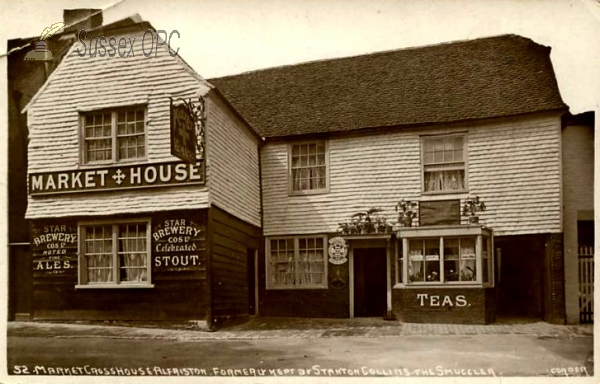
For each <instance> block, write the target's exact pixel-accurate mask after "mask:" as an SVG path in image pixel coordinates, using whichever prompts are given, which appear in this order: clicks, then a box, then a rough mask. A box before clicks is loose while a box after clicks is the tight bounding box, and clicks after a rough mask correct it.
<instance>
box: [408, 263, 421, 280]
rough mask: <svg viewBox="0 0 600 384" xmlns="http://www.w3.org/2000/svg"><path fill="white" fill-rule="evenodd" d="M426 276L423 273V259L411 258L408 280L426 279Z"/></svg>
mask: <svg viewBox="0 0 600 384" xmlns="http://www.w3.org/2000/svg"><path fill="white" fill-rule="evenodd" d="M424 278H425V276H424V274H423V261H418V260H413V259H411V260H410V263H409V264H408V281H410V282H411V283H412V282H420V281H425V279H424Z"/></svg>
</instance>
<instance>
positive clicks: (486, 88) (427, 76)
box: [208, 35, 567, 137]
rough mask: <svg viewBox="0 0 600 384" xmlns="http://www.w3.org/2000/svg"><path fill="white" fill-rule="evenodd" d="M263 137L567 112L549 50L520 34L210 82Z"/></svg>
mask: <svg viewBox="0 0 600 384" xmlns="http://www.w3.org/2000/svg"><path fill="white" fill-rule="evenodd" d="M208 81H209V82H210V83H211V84H213V85H215V86H216V87H217V89H219V90H220V91H221V92H222V93H223V94H224V95H225V97H227V99H228V100H229V101H230V102H231V104H232V105H233V107H234V108H235V109H236V110H237V111H238V112H239V113H240V114H241V115H242V116H244V117H245V119H246V120H247V121H248V122H249V123H250V124H251V125H252V126H253V127H254V129H256V130H257V131H258V133H259V134H260V135H261V136H263V137H279V136H288V135H300V134H310V133H322V132H339V131H351V130H356V129H362V128H372V127H386V126H403V125H415V124H433V123H446V122H454V121H463V120H470V119H482V118H490V117H500V116H511V115H518V114H523V113H529V112H537V111H547V110H555V109H561V108H567V107H566V105H565V104H564V103H563V101H562V99H561V97H560V93H559V91H558V86H557V83H556V79H555V76H554V71H553V69H552V64H551V62H550V48H549V47H545V46H542V45H539V44H537V43H535V42H533V41H532V40H530V39H527V38H524V37H521V36H516V35H502V36H496V37H489V38H481V39H476V40H468V41H460V42H453V43H445V44H439V45H432V46H425V47H416V48H408V49H401V50H394V51H387V52H380V53H373V54H368V55H363V56H354V57H347V58H341V59H332V60H322V61H315V62H309V63H304V64H297V65H290V66H283V67H277V68H271V69H265V70H259V71H254V72H248V73H243V74H240V75H234V76H227V77H221V78H215V79H210V80H208Z"/></svg>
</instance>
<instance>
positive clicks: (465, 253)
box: [460, 237, 475, 259]
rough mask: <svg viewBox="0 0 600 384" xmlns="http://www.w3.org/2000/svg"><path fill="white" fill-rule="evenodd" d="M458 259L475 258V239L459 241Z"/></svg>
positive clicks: (469, 238)
mask: <svg viewBox="0 0 600 384" xmlns="http://www.w3.org/2000/svg"><path fill="white" fill-rule="evenodd" d="M460 258H461V259H466V258H468V259H474V258H475V238H474V237H468V238H461V239H460Z"/></svg>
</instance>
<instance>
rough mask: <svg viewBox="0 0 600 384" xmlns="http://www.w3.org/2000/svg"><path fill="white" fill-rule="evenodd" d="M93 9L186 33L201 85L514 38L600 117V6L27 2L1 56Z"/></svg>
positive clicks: (569, 97)
mask: <svg viewBox="0 0 600 384" xmlns="http://www.w3.org/2000/svg"><path fill="white" fill-rule="evenodd" d="M0 1H7V0H0ZM86 7H89V8H102V9H104V12H103V15H104V24H108V23H111V22H114V21H117V20H119V19H122V18H124V17H127V16H130V15H133V14H136V13H137V14H139V15H140V16H141V17H142V18H143V19H144V20H146V21H149V22H150V23H151V24H152V25H153V26H154V27H155V28H156V29H163V30H166V31H168V32H170V31H172V30H177V31H179V33H180V36H181V37H180V38H179V39H177V38H175V39H174V43H173V46H174V47H178V48H180V50H179V54H180V55H181V56H182V57H183V58H184V60H185V61H186V62H188V63H189V64H190V65H191V66H192V67H193V68H194V69H195V70H196V72H198V73H199V74H200V75H201V76H203V77H204V78H211V77H219V76H225V75H231V74H237V73H241V72H245V71H250V70H256V69H261V68H268V67H273V66H280V65H288V64H295V63H300V62H306V61H313V60H321V59H327V58H335V57H344V56H354V55H360V54H366V53H371V52H377V51H383V50H391V49H400V48H405V47H411V46H420V45H430V44H438V43H443V42H448V41H456V40H465V39H473V38H477V37H483V36H492V35H499V34H505V33H514V34H519V35H522V36H525V37H528V38H531V39H532V40H534V41H535V42H537V43H540V44H543V45H547V46H550V47H552V53H551V59H552V62H553V65H554V69H555V72H556V75H557V79H558V83H559V88H560V91H561V95H562V97H563V100H564V101H565V102H566V103H567V105H569V106H570V108H571V112H572V113H580V112H584V111H587V110H591V109H598V99H597V94H598V93H599V92H598V90H600V80H599V76H598V72H599V71H600V44H599V42H600V0H560V1H552V0H544V1H537V0H518V1H508V0H496V1H489V0H486V1H480V0H463V1H458V0H439V1H427V0H425V1H401V0H396V1H391V0H374V1H363V0H360V1H357V0H345V1H341V0H320V1H313V0H307V1H300V0H288V1H274V0H273V1H267V0H262V1H259V0H244V1H242V0H219V1H216V0H200V1H189V0H169V1H165V0H122V1H118V0H106V1H105V0H96V1H91V0H80V1H75V0H57V1H48V0H29V1H22V2H10V3H8V2H7V3H6V4H4V5H3V7H2V9H3V12H2V15H0V26H1V28H0V52H1V53H5V52H6V40H7V39H11V38H19V37H33V36H39V34H40V33H41V31H42V30H43V29H44V28H45V27H46V26H49V25H51V24H53V23H55V22H58V21H62V12H63V9H72V8H86ZM2 61H4V62H5V61H6V60H5V58H2V59H0V64H2V65H3V66H4V65H5V64H4V63H2Z"/></svg>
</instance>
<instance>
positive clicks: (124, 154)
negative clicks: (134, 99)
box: [82, 107, 146, 164]
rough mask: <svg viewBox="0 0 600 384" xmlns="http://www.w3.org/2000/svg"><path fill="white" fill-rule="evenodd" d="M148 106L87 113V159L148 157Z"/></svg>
mask: <svg viewBox="0 0 600 384" xmlns="http://www.w3.org/2000/svg"><path fill="white" fill-rule="evenodd" d="M145 109H146V108H145V107H133V108H120V109H115V110H104V111H96V112H89V113H85V114H84V115H83V118H82V124H83V146H82V151H83V161H84V163H86V164H93V163H107V162H115V161H120V160H130V159H143V158H145V157H146V118H145V115H146V110H145Z"/></svg>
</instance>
